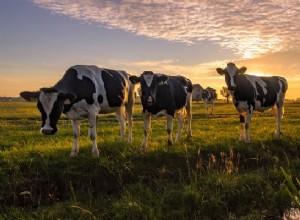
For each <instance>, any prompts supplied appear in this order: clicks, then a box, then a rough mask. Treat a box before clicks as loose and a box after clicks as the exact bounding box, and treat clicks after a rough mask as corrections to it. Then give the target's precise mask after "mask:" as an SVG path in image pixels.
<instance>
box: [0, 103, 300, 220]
mask: <svg viewBox="0 0 300 220" xmlns="http://www.w3.org/2000/svg"><path fill="white" fill-rule="evenodd" d="M35 106H36V104H35V103H28V102H26V103H0V209H1V210H0V219H2V218H3V219H85V220H86V219H263V218H267V217H272V218H278V217H279V216H280V215H282V213H284V211H285V210H288V209H289V208H291V206H292V205H291V201H292V200H291V198H290V197H289V194H288V193H287V191H286V190H285V189H286V187H285V184H286V179H285V178H284V176H283V174H282V172H281V169H280V167H283V168H284V169H285V170H286V172H287V173H289V174H290V175H292V177H295V178H294V179H296V178H298V179H299V177H300V173H299V170H300V162H299V161H300V160H299V147H300V139H299V136H300V129H299V124H300V123H299V122H300V114H299V112H300V104H295V103H294V104H292V103H288V104H286V107H285V116H284V119H283V121H282V131H283V136H280V137H274V136H273V133H274V129H275V119H274V117H273V116H272V112H265V113H263V114H260V113H255V114H254V117H253V119H252V123H251V132H250V134H251V141H252V142H251V143H250V144H245V143H242V142H239V141H238V137H239V132H240V131H239V128H240V127H239V118H238V116H237V114H236V112H235V110H234V108H233V106H232V105H231V104H224V103H217V104H216V106H215V115H214V116H210V117H206V116H205V108H204V105H203V104H202V103H199V104H196V103H194V105H193V122H192V128H193V137H192V139H190V140H185V136H186V130H185V129H184V132H183V136H182V137H183V139H182V140H181V141H180V142H178V143H175V145H174V147H171V148H170V147H168V146H167V135H166V132H165V124H166V122H165V120H162V119H158V120H153V121H152V133H151V136H150V138H149V148H148V150H147V151H146V152H145V153H140V151H139V149H140V144H141V142H142V139H143V122H142V120H141V106H140V105H136V106H135V114H134V128H133V138H134V140H133V143H132V144H128V143H125V142H121V141H119V127H118V123H117V120H116V119H115V117H114V116H113V115H112V114H110V115H104V116H103V115H101V116H100V117H99V120H98V128H97V134H98V139H97V142H98V147H99V150H100V157H99V158H97V159H95V158H92V156H91V150H92V148H91V142H90V140H89V138H88V135H87V133H88V131H87V129H88V123H87V121H83V123H82V126H81V128H82V132H81V133H82V134H81V138H80V142H79V146H80V151H79V155H78V157H76V158H69V154H70V151H71V146H72V144H73V135H72V129H71V123H70V121H69V120H67V119H66V118H64V117H63V118H62V119H61V120H60V121H59V131H58V133H57V134H56V135H53V136H42V135H40V134H39V129H40V124H41V121H40V115H39V112H38V110H37V108H36V107H35ZM176 130H177V123H174V131H175V132H176ZM174 136H175V134H174Z"/></svg>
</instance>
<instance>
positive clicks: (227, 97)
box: [220, 87, 230, 104]
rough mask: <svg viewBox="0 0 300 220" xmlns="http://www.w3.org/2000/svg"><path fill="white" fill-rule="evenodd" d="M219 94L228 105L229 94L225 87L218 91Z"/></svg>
mask: <svg viewBox="0 0 300 220" xmlns="http://www.w3.org/2000/svg"><path fill="white" fill-rule="evenodd" d="M220 94H221V95H222V96H224V97H225V98H226V102H227V104H228V103H229V97H230V92H229V90H228V88H227V87H223V88H222V89H221V90H220Z"/></svg>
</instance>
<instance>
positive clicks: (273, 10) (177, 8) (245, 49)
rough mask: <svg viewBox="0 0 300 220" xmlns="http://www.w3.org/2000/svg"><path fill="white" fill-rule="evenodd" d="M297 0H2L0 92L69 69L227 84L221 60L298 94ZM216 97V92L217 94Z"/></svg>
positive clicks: (46, 80)
mask: <svg viewBox="0 0 300 220" xmlns="http://www.w3.org/2000/svg"><path fill="white" fill-rule="evenodd" d="M299 36H300V0H261V1H260V0H180V1H179V0H178V1H175V0H111V1H109V0H0V96H13V97H17V96H19V93H20V92H21V91H25V90H26V91H35V90H39V89H40V88H42V87H50V86H53V85H54V84H55V83H56V82H57V81H58V80H59V79H60V78H61V77H62V76H63V74H64V73H65V71H66V70H67V69H68V68H69V67H71V66H72V65H77V64H91V65H97V66H99V67H103V68H110V69H116V70H125V71H126V72H128V73H130V74H132V75H140V74H141V73H142V72H143V71H145V70H151V71H153V72H156V73H165V74H168V75H183V76H185V77H187V78H189V79H191V80H192V82H193V84H200V85H201V86H202V87H204V88H206V87H212V88H215V89H216V90H217V91H218V92H219V90H220V89H221V88H222V87H223V86H226V84H225V79H224V77H223V76H220V75H219V74H218V73H217V72H216V68H218V67H221V68H225V67H226V64H227V63H228V62H234V63H235V64H236V65H237V66H238V67H242V66H245V67H247V71H246V73H248V74H253V75H267V76H268V75H279V76H283V77H285V78H286V79H287V80H288V84H289V88H288V91H287V93H286V98H288V99H296V98H300V71H299V69H300V37H299ZM219 97H221V96H219Z"/></svg>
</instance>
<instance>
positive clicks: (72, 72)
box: [37, 65, 134, 157]
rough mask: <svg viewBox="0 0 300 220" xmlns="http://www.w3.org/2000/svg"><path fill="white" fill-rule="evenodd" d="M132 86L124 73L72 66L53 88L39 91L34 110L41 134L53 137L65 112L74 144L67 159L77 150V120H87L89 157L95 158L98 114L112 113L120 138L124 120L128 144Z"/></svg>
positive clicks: (130, 134)
mask: <svg viewBox="0 0 300 220" xmlns="http://www.w3.org/2000/svg"><path fill="white" fill-rule="evenodd" d="M133 87H134V85H133V84H131V83H130V81H129V74H127V73H126V72H124V71H115V70H109V69H101V68H98V67H97V66H87V65H76V66H72V67H70V68H69V69H68V70H67V71H66V73H65V75H64V76H63V77H62V79H61V80H60V81H58V82H57V83H56V84H55V85H54V86H53V87H51V88H42V89H40V94H39V99H38V103H37V107H38V109H39V110H40V112H41V114H42V128H41V133H42V134H44V135H52V134H55V133H56V131H57V122H58V120H59V118H60V116H61V114H62V113H64V114H65V115H66V116H67V117H68V118H69V119H71V121H72V126H73V132H74V145H73V149H72V151H71V154H70V156H71V157H73V156H76V155H77V153H78V151H79V148H78V140H79V135H80V121H81V120H83V119H88V121H89V136H90V139H91V141H92V144H93V149H92V155H93V156H94V157H98V156H99V151H98V147H97V141H96V135H97V134H96V121H97V115H98V114H107V113H111V112H115V114H116V116H117V118H118V120H119V124H120V130H121V131H120V133H121V139H123V138H124V135H125V127H126V117H127V120H128V127H129V129H128V130H129V137H128V141H129V142H131V141H132V106H133V101H134V100H133V90H134V88H133Z"/></svg>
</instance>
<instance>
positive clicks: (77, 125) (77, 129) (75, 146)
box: [70, 120, 80, 157]
mask: <svg viewBox="0 0 300 220" xmlns="http://www.w3.org/2000/svg"><path fill="white" fill-rule="evenodd" d="M72 127H73V134H74V143H73V148H72V151H71V154H70V157H76V156H77V154H78V152H79V148H78V141H79V136H80V121H73V120H72Z"/></svg>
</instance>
